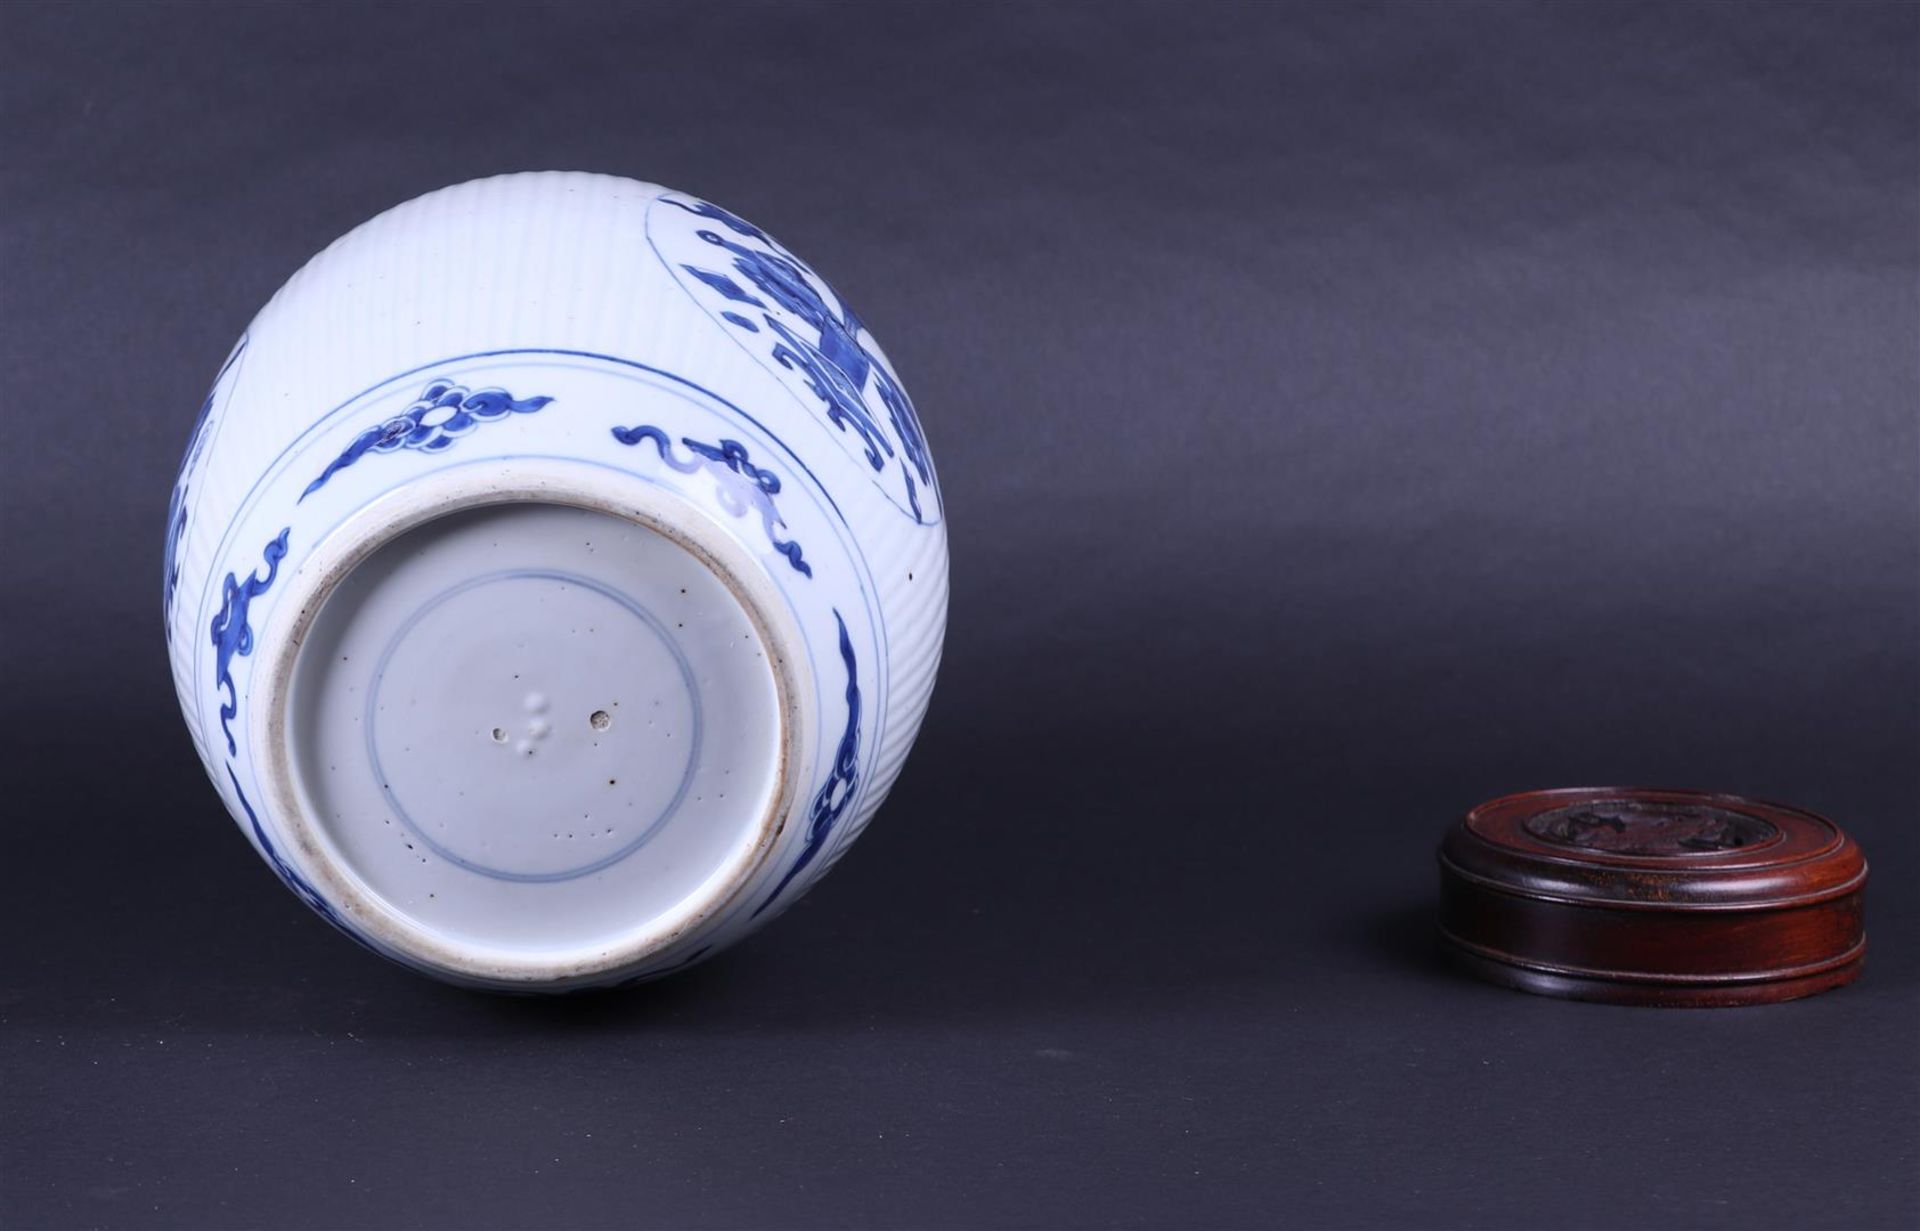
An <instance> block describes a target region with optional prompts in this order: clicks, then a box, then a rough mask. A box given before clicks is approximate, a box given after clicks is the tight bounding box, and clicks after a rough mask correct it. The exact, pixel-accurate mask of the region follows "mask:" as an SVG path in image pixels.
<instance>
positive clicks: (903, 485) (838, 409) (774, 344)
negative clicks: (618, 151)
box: [647, 193, 940, 522]
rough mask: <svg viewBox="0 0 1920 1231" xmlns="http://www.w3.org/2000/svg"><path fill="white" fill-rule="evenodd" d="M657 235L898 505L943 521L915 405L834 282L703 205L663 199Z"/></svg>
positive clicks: (653, 230) (678, 272) (697, 290)
mask: <svg viewBox="0 0 1920 1231" xmlns="http://www.w3.org/2000/svg"><path fill="white" fill-rule="evenodd" d="M647 226H648V235H649V238H650V239H652V241H653V244H654V247H655V248H656V250H657V251H659V253H660V257H661V259H662V260H663V261H665V262H667V264H668V265H669V267H670V268H671V269H672V272H673V274H674V276H675V278H676V280H678V281H679V283H680V284H681V286H683V287H685V288H686V290H687V292H688V293H689V294H690V295H692V296H693V297H694V298H695V299H696V300H698V301H699V302H700V303H701V305H702V306H703V307H705V308H706V309H707V311H709V312H710V313H712V314H713V315H714V316H715V317H716V318H717V319H719V320H721V321H723V322H725V323H726V325H727V327H728V328H729V329H731V330H733V331H734V334H735V337H736V339H737V340H738V341H739V342H740V344H741V345H742V346H743V347H744V348H746V349H747V350H748V351H749V352H750V353H752V354H753V355H755V356H756V357H757V358H761V359H762V361H763V362H765V363H767V364H769V365H770V366H771V367H773V368H774V369H776V370H778V371H780V372H781V373H783V374H784V375H785V376H786V378H787V380H788V381H789V383H790V384H791V385H793V386H794V388H795V391H796V393H797V394H798V395H799V396H801V397H802V398H803V399H804V400H806V401H808V402H809V403H810V404H812V405H814V406H815V407H817V409H818V410H820V411H821V412H822V413H824V415H825V417H826V420H827V422H828V423H830V424H832V425H833V426H834V427H835V428H836V429H838V430H839V431H840V432H842V433H845V434H846V436H847V439H848V441H849V442H850V444H851V445H852V447H853V448H854V449H855V450H856V451H857V452H858V454H859V455H860V456H862V457H864V458H865V460H866V463H867V466H868V467H869V468H870V469H871V470H872V471H873V473H874V475H875V478H876V481H878V482H880V483H881V486H882V488H883V490H885V491H886V492H887V494H888V499H889V500H891V501H892V502H893V503H894V504H895V506H896V507H898V508H900V509H901V510H902V511H903V512H905V513H907V514H908V515H909V516H911V517H912V518H913V519H914V520H915V521H917V522H932V521H937V520H939V517H940V494H939V486H938V483H937V481H936V480H935V478H934V472H933V460H932V458H931V457H930V456H929V455H928V453H927V443H926V438H925V437H924V436H923V435H922V433H921V431H920V420H919V419H918V417H916V415H915V414H914V410H913V402H912V401H911V400H910V399H909V398H908V397H907V394H906V390H904V389H903V388H901V386H900V382H899V380H898V379H897V378H896V377H895V376H894V374H893V369H892V367H891V366H890V365H889V364H888V363H887V359H886V356H885V355H883V354H882V353H881V352H880V347H879V344H878V343H876V342H875V341H874V339H873V335H872V334H871V333H870V332H869V331H868V330H867V328H866V326H865V325H864V324H863V323H862V322H861V320H860V318H859V317H858V316H857V315H855V313H854V311H853V309H852V308H850V307H848V306H847V305H846V304H845V303H844V302H843V301H842V300H841V299H840V297H839V296H837V295H836V294H834V292H833V289H832V288H831V287H829V286H828V285H827V283H826V281H825V280H824V279H823V278H821V277H820V275H818V274H816V273H814V272H813V270H812V269H810V268H808V267H807V266H806V264H805V263H803V262H802V261H801V260H800V259H799V258H798V257H796V256H794V255H793V254H792V253H791V252H789V251H787V250H786V249H785V248H783V247H781V246H780V245H779V243H777V242H776V241H775V240H774V239H773V237H772V236H770V235H768V234H767V233H766V232H765V231H763V230H761V229H760V228H759V227H756V226H754V225H753V224H752V223H750V222H745V221H743V220H741V219H740V218H737V217H735V216H734V215H733V214H731V213H729V212H728V211H726V210H724V209H722V208H720V207H719V206H717V205H713V204H710V203H708V202H706V201H700V200H697V199H695V198H693V197H686V196H681V195H680V194H678V193H667V194H665V195H663V196H661V197H660V198H659V199H658V200H657V201H656V202H655V203H654V208H653V209H652V211H651V212H650V213H649V215H648V219H647Z"/></svg>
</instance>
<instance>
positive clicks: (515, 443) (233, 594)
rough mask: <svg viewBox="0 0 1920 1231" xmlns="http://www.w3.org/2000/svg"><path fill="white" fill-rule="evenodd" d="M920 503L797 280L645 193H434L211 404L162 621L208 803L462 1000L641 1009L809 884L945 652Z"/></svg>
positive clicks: (272, 320)
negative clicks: (595, 990) (618, 987)
mask: <svg viewBox="0 0 1920 1231" xmlns="http://www.w3.org/2000/svg"><path fill="white" fill-rule="evenodd" d="M946 598H947V557H946V532H945V529H944V526H943V524H942V507H941V502H940V494H939V487H938V484H937V482H936V481H935V478H934V473H933V468H932V463H931V461H930V459H929V458H928V456H927V452H926V445H925V442H924V439H923V438H922V436H921V433H920V428H919V425H918V423H917V422H916V420H915V418H914V412H913V408H912V405H911V403H910V402H909V401H908V400H907V397H906V394H905V393H904V392H903V391H902V389H901V387H900V385H899V382H898V380H897V378H896V377H895V375H894V373H893V371H892V369H891V367H890V366H889V365H888V363H887V361H886V359H885V358H884V356H882V355H881V353H880V350H879V347H878V346H877V344H876V343H875V342H874V340H873V338H872V336H871V335H870V334H869V333H868V332H867V331H866V329H865V328H864V327H863V326H862V324H861V323H860V321H859V319H858V318H857V317H856V316H854V314H853V313H852V311H851V310H850V309H848V308H847V307H846V306H845V305H844V304H843V303H842V302H841V301H840V300H839V298H838V297H837V296H835V294H834V293H833V292H832V291H831V290H830V289H829V288H828V287H827V285H826V284H825V283H824V282H823V281H821V280H820V278H819V277H818V276H817V275H816V274H814V273H813V272H812V271H811V270H810V269H809V268H807V266H805V265H804V264H802V263H801V262H800V261H799V260H798V259H797V258H795V257H794V256H793V255H792V254H791V253H789V252H787V251H786V250H785V249H784V248H782V247H780V246H779V245H778V244H777V243H775V242H774V241H773V240H772V239H771V238H770V237H768V236H767V235H766V234H765V233H764V232H762V231H760V230H759V229H758V228H756V227H754V226H752V225H750V224H748V223H746V222H743V221H742V220H740V219H739V218H736V217H735V216H733V215H732V214H730V213H728V212H726V211H725V210H722V209H719V208H717V207H715V206H712V205H709V204H706V203H705V202H702V201H698V200H696V199H694V198H691V197H687V196H684V195H681V194H678V193H674V192H670V191H667V190H665V189H662V188H659V187H657V186H654V185H649V184H641V183H636V182H634V181H631V180H624V179H617V178H613V177H608V176H598V175H583V174H571V173H541V174H529V175H513V176H503V177H500V178H497V179H490V180H481V181H476V182H474V183H470V184H463V185H460V186H458V187H454V188H448V189H445V190H443V191H440V192H435V193H431V194H429V195H427V196H424V197H421V198H419V199H418V200H415V201H412V202H409V203H408V204H406V205H402V206H400V207H399V208H397V209H394V210H391V211H389V212H387V213H385V214H383V215H381V216H380V217H378V218H375V219H373V220H372V221H371V222H368V223H366V224H365V225H363V226H361V227H359V228H358V229H356V230H354V231H353V232H352V233H350V234H349V235H347V236H345V237H344V238H342V239H341V240H339V241H338V242H336V243H335V244H334V245H333V246H332V247H330V248H328V249H327V250H326V251H325V252H323V253H321V254H320V255H319V256H318V257H316V258H314V260H313V261H311V262H310V263H309V264H308V265H307V266H306V268H305V269H303V270H301V271H300V272H299V273H298V274H296V275H295V276H294V277H293V279H292V280H291V281H289V282H288V283H287V285H286V286H285V287H284V288H282V290H281V291H280V293H279V294H277V295H276V296H275V297H274V298H273V300H272V302H270V303H269V304H268V305H267V306H266V308H265V309H264V310H263V311H262V312H261V313H260V315H259V316H258V317H257V318H256V319H255V320H254V322H253V324H252V325H251V326H249V328H248V330H247V332H246V334H245V336H243V337H242V338H241V339H240V342H239V343H238V344H237V345H236V346H235V347H234V350H233V353H232V355H230V356H229V357H228V359H227V361H226V363H225V365H224V366H223V367H222V368H221V370H220V374H219V376H218V378H217V379H216V380H215V382H214V386H213V390H212V392H211V393H210V394H209V395H208V397H207V400H206V404H205V406H204V407H203V408H202V411H201V416H200V422H199V424H198V426H197V427H195V429H194V433H193V437H192V442H191V444H190V445H189V446H188V449H187V454H186V459H185V461H184V463H183V465H182V467H181V472H180V477H179V481H178V484H177V485H176V487H175V491H174V499H173V505H172V510H171V514H170V520H169V527H168V535H167V558H166V622H167V634H168V646H169V650H170V652H171V655H172V660H173V669H174V679H175V683H176V686H177V687H178V690H179V694H180V702H181V708H182V709H183V711H184V713H185V715H186V721H187V725H188V727H189V729H190V730H191V731H192V734H193V738H194V742H195V744H196V746H197V747H198V749H199V751H200V755H201V758H202V760H203V761H204V762H205V764H206V766H207V770H208V773H209V774H210V775H211V776H212V778H213V781H214V784H215V786H216V787H217V788H218V789H219V791H220V794H221V796H222V798H224V799H225V801H226V803H227V807H228V810H229V811H231V812H232V814H233V816H234V818H235V819H236V820H237V821H238V822H239V824H240V826H241V828H242V830H243V831H244V832H245V833H246V834H247V835H248V837H249V838H250V839H251V841H252V842H253V843H254V845H255V847H256V848H257V849H258V850H259V852H260V854H261V855H262V856H263V857H264V858H265V859H266V860H267V862H268V863H269V864H270V865H271V866H272V867H273V868H274V870H275V871H276V872H277V873H278V874H279V876H280V877H281V879H282V880H283V881H285V882H286V884H287V885H288V886H289V887H290V888H292V889H293V890H294V892H295V893H297V894H298V895H299V896H300V897H301V898H302V899H303V900H304V901H306V902H307V904H308V905H309V906H311V907H313V908H314V909H315V910H316V911H318V912H319V913H320V914H321V915H323V916H324V917H325V918H327V919H328V920H329V921H330V922H332V923H333V924H334V925H336V926H337V927H339V928H340V929H341V930H342V931H345V932H346V933H348V934H349V935H350V936H352V937H354V938H355V939H357V940H359V941H361V942H362V943H363V944H365V945H366V946H367V947H369V948H371V949H373V950H375V951H377V952H379V953H382V954H384V955H386V956H388V957H390V958H393V959H395V960H397V961H400V962H403V963H406V964H407V965H410V966H412V967H415V968H417V969H420V970H422V971H425V972H427V973H430V974H433V975H436V976H439V977H442V978H446V979H450V980H453V981H456V982H461V983H466V984H471V985H476V986H485V987H496V988H507V989H522V990H560V989H565V988H571V987H579V986H594V985H605V984H610V983H618V982H623V981H627V980H631V979H637V978H647V977H651V976H655V975H659V974H662V973H665V972H667V971H670V970H674V969H677V968H679V967H681V966H684V965H687V964H689V963H691V962H694V961H697V960H699V959H700V958H702V957H704V956H706V955H708V954H710V953H712V952H714V951H715V950H716V949H718V948H719V947H720V946H722V945H725V944H727V943H730V942H732V941H734V940H737V939H739V938H740V937H741V936H743V935H744V934H746V933H747V932H748V931H750V930H751V929H752V928H754V927H755V926H757V925H758V924H760V923H764V922H765V921H766V920H768V919H769V918H771V917H772V916H774V915H775V914H777V913H778V912H779V911H780V910H781V909H783V908H784V907H785V906H787V905H789V904H791V903H792V902H793V901H794V900H795V899H796V898H798V897H799V896H800V894H801V893H802V892H804V891H805V889H806V888H807V886H808V885H809V884H810V883H811V882H812V881H814V880H815V879H817V878H818V877H819V876H820V875H821V874H822V873H824V872H825V871H826V870H827V868H828V867H830V866H831V865H832V864H833V862H834V861H835V860H836V859H837V858H838V857H839V856H840V854H841V853H843V852H844V851H845V850H846V848H847V846H848V844H849V843H850V842H851V841H852V840H853V839H854V838H855V837H856V836H857V835H858V834H859V833H860V831H861V829H862V828H863V827H864V826H865V825H866V823H867V821H868V820H869V818H870V817H871V816H872V814H873V812H874V809H876V808H877V807H879V805H880V802H881V800H882V799H884V798H885V796H886V793H887V790H888V788H889V787H890V786H891V785H892V783H893V780H894V778H895V777H896V776H897V775H898V774H899V772H900V768H901V765H902V763H903V762H904V760H905V758H906V754H907V750H908V747H909V745H910V744H911V743H912V741H913V738H914V734H915V732H916V731H917V730H918V728H919V725H920V720H921V717H922V715H923V714H924V713H925V711H926V706H927V701H928V697H929V695H930V693H931V691H932V688H933V678H934V672H935V668H936V667H937V665H938V661H939V657H940V644H941V637H942V634H943V632H944V629H945V622H946Z"/></svg>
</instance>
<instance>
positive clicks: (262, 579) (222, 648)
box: [208, 526, 293, 754]
mask: <svg viewBox="0 0 1920 1231" xmlns="http://www.w3.org/2000/svg"><path fill="white" fill-rule="evenodd" d="M292 532H293V528H292V527H290V526H288V527H283V528H282V529H281V531H280V533H279V534H277V535H275V536H274V537H273V539H272V540H271V541H269V542H268V543H267V545H266V546H265V547H264V548H262V549H261V552H260V555H261V557H262V559H263V560H264V561H265V568H266V572H265V573H262V572H261V571H260V570H259V569H255V570H254V571H253V572H251V573H248V574H247V579H246V580H245V581H240V580H238V579H237V578H236V577H235V575H234V574H232V573H228V574H227V579H226V581H225V582H224V583H223V584H222V586H221V599H220V610H219V612H218V613H217V614H216V615H215V616H214V617H213V624H212V625H211V627H210V628H209V630H208V631H209V632H211V633H212V637H213V648H214V660H213V661H214V667H213V683H214V687H215V689H217V690H218V691H219V692H221V693H222V694H224V699H223V700H222V702H221V705H220V731H221V733H222V734H223V735H225V736H226V739H227V752H228V753H229V754H231V753H234V752H238V751H239V745H238V744H237V743H235V742H234V738H233V720H234V718H235V716H237V715H238V714H239V713H240V694H239V692H238V690H236V689H235V688H234V684H233V660H234V659H235V658H245V657H246V656H247V655H249V654H251V653H253V625H252V624H250V623H248V620H247V615H248V612H249V610H250V609H251V608H252V607H253V600H254V599H256V598H259V597H260V596H261V595H262V594H265V593H266V592H267V591H268V590H270V589H272V588H273V582H274V579H275V578H277V577H278V576H280V562H281V561H282V560H284V559H286V558H287V536H288V535H289V534H291V533H292Z"/></svg>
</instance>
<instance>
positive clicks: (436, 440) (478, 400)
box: [300, 377, 553, 500]
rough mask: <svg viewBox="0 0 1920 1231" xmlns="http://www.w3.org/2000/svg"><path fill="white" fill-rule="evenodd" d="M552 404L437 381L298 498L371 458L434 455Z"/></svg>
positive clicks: (366, 435)
mask: <svg viewBox="0 0 1920 1231" xmlns="http://www.w3.org/2000/svg"><path fill="white" fill-rule="evenodd" d="M551 401H553V399H552V398H550V397H531V398H516V397H514V396H513V395H512V394H510V393H508V392H507V391H506V390H505V389H478V390H473V389H468V388H467V387H466V386H465V385H460V384H455V383H454V382H453V381H450V380H447V379H445V378H444V377H442V378H440V379H436V380H434V381H433V382H431V383H430V384H428V385H427V387H426V390H425V391H424V392H422V393H421V395H420V396H419V397H418V398H417V399H415V400H414V403H413V405H411V406H409V407H407V408H406V409H405V410H403V411H401V412H400V413H399V414H397V415H395V416H394V417H393V418H391V419H388V420H386V421H385V422H384V423H379V424H376V425H374V426H373V427H370V428H368V429H367V430H366V431H364V432H361V433H360V434H359V435H358V436H356V437H354V438H353V443H351V444H349V445H348V446H347V447H346V448H345V449H344V450H342V451H341V453H340V456H339V457H336V458H334V459H333V460H332V461H331V462H329V463H327V468H326V469H325V470H323V471H321V472H320V477H319V478H317V479H315V480H314V481H313V482H311V483H309V484H307V490H305V491H303V492H301V493H300V499H302V500H305V499H306V498H307V497H308V496H311V495H313V493H315V492H317V491H319V490H320V489H321V488H322V487H324V486H325V485H326V482H327V480H328V479H331V478H332V477H333V476H334V475H336V474H338V473H340V472H341V471H342V470H345V469H346V468H347V467H349V466H351V465H353V464H354V463H355V462H357V461H359V460H360V459H361V458H362V457H365V456H366V455H367V454H369V453H395V452H398V451H399V450H401V449H419V450H420V451H421V452H423V453H438V452H440V451H441V450H443V449H449V448H452V447H453V442H454V440H455V439H457V438H458V437H461V436H464V435H466V434H467V433H468V432H471V431H473V430H474V428H476V427H478V426H480V425H481V424H482V423H492V422H495V421H496V420H500V419H504V418H506V417H507V416H508V415H530V414H533V413H534V412H535V411H537V410H539V409H540V408H541V407H543V406H545V405H547V403H549V402H551Z"/></svg>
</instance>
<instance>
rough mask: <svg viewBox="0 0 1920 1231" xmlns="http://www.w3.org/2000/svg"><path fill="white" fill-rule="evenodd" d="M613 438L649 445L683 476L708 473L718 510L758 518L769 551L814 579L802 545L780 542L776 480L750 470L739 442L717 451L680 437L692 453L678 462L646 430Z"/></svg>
mask: <svg viewBox="0 0 1920 1231" xmlns="http://www.w3.org/2000/svg"><path fill="white" fill-rule="evenodd" d="M613 438H614V439H615V440H617V441H619V442H620V443H621V444H623V445H637V444H639V443H640V442H641V441H643V440H644V441H648V442H650V443H651V444H652V445H653V447H654V449H655V450H656V451H658V452H659V454H660V460H661V461H663V462H665V463H666V464H667V465H668V466H670V467H672V468H673V469H674V470H677V471H679V472H680V473H681V474H693V473H695V472H697V471H699V470H702V469H705V470H708V471H710V472H712V474H713V476H714V479H715V480H716V482H717V485H718V488H719V492H720V506H721V507H722V508H724V509H725V510H726V511H727V513H728V515H729V516H732V517H744V516H746V514H747V512H748V510H752V511H753V512H755V513H758V514H759V515H760V528H761V530H763V531H764V532H765V533H766V536H767V542H769V543H771V544H772V545H773V549H774V550H775V551H777V552H779V553H780V554H781V555H783V556H785V557H786V558H787V563H788V564H790V565H792V566H793V570H794V572H796V573H799V574H800V575H801V576H802V577H812V576H813V566H812V565H811V564H808V563H807V562H806V560H805V559H804V558H803V557H802V555H801V551H800V544H798V543H796V542H794V541H793V540H791V539H782V538H781V537H780V533H779V532H780V530H781V529H783V528H784V527H785V526H786V524H787V523H786V520H785V519H784V518H782V517H781V516H780V510H779V508H778V507H776V506H775V504H774V503H773V498H774V497H775V496H777V495H779V494H780V476H779V475H777V474H775V473H773V471H771V470H768V469H766V468H765V467H762V466H756V465H754V464H753V459H752V458H751V457H750V456H749V455H748V453H747V446H745V445H743V444H741V443H740V442H739V441H737V440H722V441H721V442H720V443H719V444H717V445H710V444H704V443H702V442H700V441H698V440H694V439H693V438H692V437H688V436H683V437H681V439H680V443H681V444H683V445H685V446H686V447H687V448H688V449H689V450H691V451H692V452H693V456H692V457H690V458H688V459H686V460H685V461H682V460H681V459H680V458H678V457H676V456H674V451H673V442H672V441H671V440H669V439H668V438H667V434H666V433H665V432H663V431H661V430H660V429H659V428H657V427H653V426H652V425H650V424H644V423H643V424H640V425H639V426H637V427H616V428H614V429H613Z"/></svg>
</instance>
